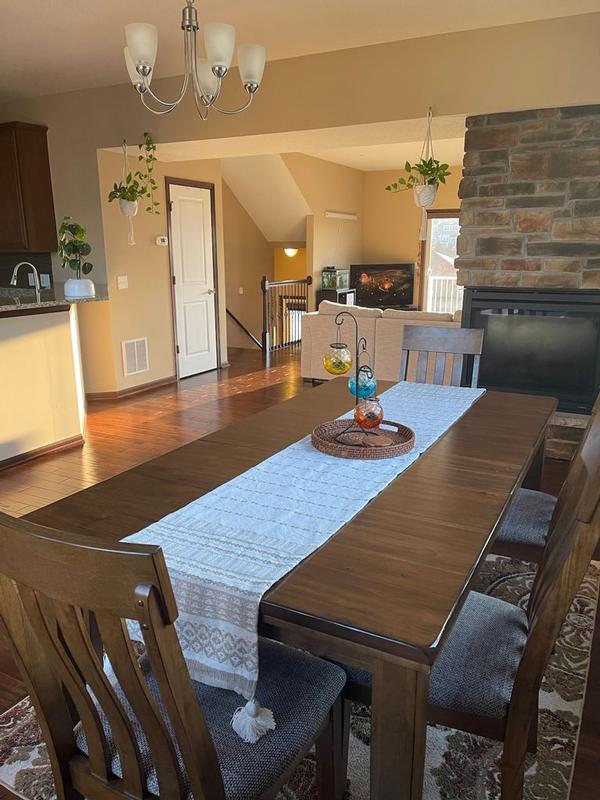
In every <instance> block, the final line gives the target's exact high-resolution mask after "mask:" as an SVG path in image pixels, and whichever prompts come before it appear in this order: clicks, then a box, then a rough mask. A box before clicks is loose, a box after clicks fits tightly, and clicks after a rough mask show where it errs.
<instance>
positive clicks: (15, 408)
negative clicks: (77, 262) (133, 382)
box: [0, 311, 82, 461]
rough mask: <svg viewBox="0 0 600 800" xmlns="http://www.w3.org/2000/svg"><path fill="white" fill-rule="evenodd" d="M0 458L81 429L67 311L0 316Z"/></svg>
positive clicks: (48, 443)
mask: <svg viewBox="0 0 600 800" xmlns="http://www.w3.org/2000/svg"><path fill="white" fill-rule="evenodd" d="M0 364H2V370H3V373H4V374H5V375H10V380H6V381H4V382H3V384H2V391H1V392H0V461H4V460H5V459H7V458H12V457H13V456H15V455H19V454H21V453H27V452H30V451H31V450H37V449H38V448H40V447H46V446H47V445H51V444H55V443H56V442H61V441H64V440H65V439H70V438H72V437H75V436H77V435H79V434H81V432H82V428H81V420H80V407H79V403H78V396H77V372H76V370H77V364H76V360H75V358H74V354H73V347H72V339H71V326H70V321H69V312H68V311H65V312H59V313H54V314H36V315H31V316H22V317H4V318H2V319H0Z"/></svg>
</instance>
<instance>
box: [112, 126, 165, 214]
mask: <svg viewBox="0 0 600 800" xmlns="http://www.w3.org/2000/svg"><path fill="white" fill-rule="evenodd" d="M124 146H125V145H124ZM138 149H139V151H140V153H139V155H138V161H139V162H142V163H143V165H144V166H143V168H142V169H138V170H137V171H136V172H129V173H128V174H127V175H126V176H125V180H122V181H120V182H119V183H115V184H114V186H113V188H112V190H111V191H110V192H109V194H108V202H109V203H112V201H113V200H128V201H130V202H135V201H136V200H140V199H141V198H143V197H145V198H147V199H148V200H149V201H150V202H149V204H148V205H147V206H146V209H145V210H146V211H147V212H148V213H149V214H160V210H159V206H160V203H159V202H158V201H157V200H155V199H154V192H155V191H156V189H157V188H158V186H157V183H156V178H155V177H154V175H153V172H154V165H155V163H156V161H157V158H156V144H155V142H154V139H153V138H152V136H151V134H150V133H148V132H145V133H144V141H143V143H142V144H139V145H138Z"/></svg>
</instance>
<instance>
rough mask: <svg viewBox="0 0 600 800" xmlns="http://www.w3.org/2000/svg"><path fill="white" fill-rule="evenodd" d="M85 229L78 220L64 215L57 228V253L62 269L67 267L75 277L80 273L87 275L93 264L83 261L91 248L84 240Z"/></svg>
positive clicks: (79, 275) (78, 276)
mask: <svg viewBox="0 0 600 800" xmlns="http://www.w3.org/2000/svg"><path fill="white" fill-rule="evenodd" d="M86 234H87V231H86V229H85V228H84V227H83V225H80V224H79V223H78V222H74V221H73V217H64V218H63V221H62V223H61V226H60V228H59V229H58V255H59V257H60V259H61V261H62V265H63V269H64V268H65V267H69V269H72V270H73V271H74V272H75V273H76V275H77V278H81V275H82V274H83V275H89V273H90V272H91V271H92V269H93V266H94V265H93V264H92V263H90V262H89V261H85V258H86V256H89V254H90V253H91V252H92V248H91V247H90V245H89V244H88V243H87V242H86V240H85V237H86Z"/></svg>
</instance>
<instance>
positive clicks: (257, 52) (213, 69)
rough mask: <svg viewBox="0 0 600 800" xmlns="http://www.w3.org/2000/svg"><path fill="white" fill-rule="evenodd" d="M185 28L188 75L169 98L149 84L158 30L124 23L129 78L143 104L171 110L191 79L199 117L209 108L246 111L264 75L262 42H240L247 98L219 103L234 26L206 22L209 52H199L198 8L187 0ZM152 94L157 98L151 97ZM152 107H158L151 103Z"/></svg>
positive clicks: (223, 111)
mask: <svg viewBox="0 0 600 800" xmlns="http://www.w3.org/2000/svg"><path fill="white" fill-rule="evenodd" d="M181 29H182V31H183V45H184V76H183V84H182V86H181V91H180V92H179V96H178V97H177V98H176V99H175V100H172V101H169V102H166V101H164V100H161V99H160V98H159V97H157V96H156V95H155V94H154V92H153V91H152V89H151V88H150V83H151V81H152V76H153V74H154V62H155V61H156V52H157V50H158V30H157V28H156V26H155V25H150V24H148V23H146V22H132V23H130V24H129V25H126V26H125V39H126V41H127V46H126V47H125V64H126V66H127V71H128V73H129V78H130V80H131V82H132V84H133V85H134V86H135V88H136V90H137V92H138V94H139V95H140V99H141V101H142V103H143V104H144V105H145V106H146V108H147V109H148V110H149V111H152V113H153V114H168V113H169V112H170V111H173V109H174V108H177V106H178V105H179V103H181V101H182V100H183V98H184V96H185V93H186V92H187V90H188V87H189V84H190V81H191V83H192V90H193V95H194V102H195V104H196V110H197V112H198V116H199V117H200V118H201V119H202V120H205V119H206V118H207V117H208V111H209V109H210V108H214V109H215V111H219V112H220V113H221V114H239V113H240V111H244V110H245V109H246V108H248V106H249V105H250V103H251V102H252V98H253V97H254V95H255V94H256V92H257V91H258V87H259V86H260V82H261V80H262V77H263V72H264V69H265V60H266V50H265V48H264V47H263V46H262V45H260V44H241V45H239V47H238V51H237V63H238V69H239V72H240V78H241V80H242V84H243V86H244V89H245V90H246V92H247V93H248V99H247V100H246V102H245V103H244V104H243V105H242V106H240V107H239V108H233V109H228V108H220V107H219V106H218V105H217V104H216V103H217V100H218V99H219V95H220V94H221V82H222V80H223V78H224V77H225V75H227V72H228V70H229V67H230V65H231V59H232V58H233V50H234V47H235V28H234V27H233V25H225V24H222V23H218V22H209V23H207V24H206V25H205V26H204V49H205V51H206V57H205V58H202V57H198V54H197V47H196V34H197V32H198V31H199V30H200V26H199V24H198V12H197V11H196V8H195V6H194V0H186V5H185V8H183V10H182V16H181ZM148 98H152V101H153V102H150V103H149V102H148ZM153 105H154V106H159V108H157V107H153Z"/></svg>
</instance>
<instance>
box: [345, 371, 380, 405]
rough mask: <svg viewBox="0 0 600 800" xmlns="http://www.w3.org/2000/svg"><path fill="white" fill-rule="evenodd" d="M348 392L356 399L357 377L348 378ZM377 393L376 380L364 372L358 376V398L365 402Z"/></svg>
mask: <svg viewBox="0 0 600 800" xmlns="http://www.w3.org/2000/svg"><path fill="white" fill-rule="evenodd" d="M348 390H349V391H350V394H353V395H354V396H355V397H356V376H355V375H351V376H350V377H349V378H348ZM376 392H377V381H376V380H375V378H369V376H368V375H366V374H365V373H364V372H359V374H358V397H359V398H360V399H361V400H364V399H365V398H367V397H372V396H373V395H374V394H376Z"/></svg>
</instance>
